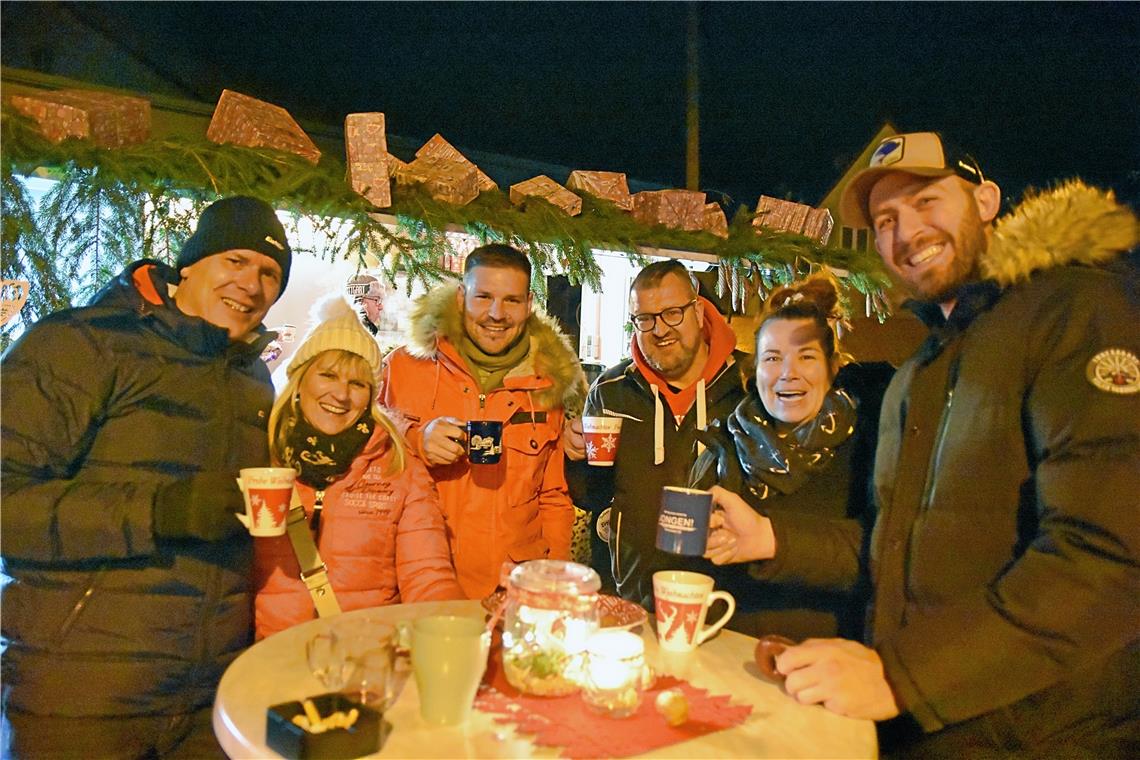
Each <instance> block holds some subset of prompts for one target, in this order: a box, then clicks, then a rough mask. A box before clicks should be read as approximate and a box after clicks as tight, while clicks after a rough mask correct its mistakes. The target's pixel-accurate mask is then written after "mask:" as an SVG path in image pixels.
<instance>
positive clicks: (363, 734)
mask: <svg viewBox="0 0 1140 760" xmlns="http://www.w3.org/2000/svg"><path fill="white" fill-rule="evenodd" d="M309 699H310V700H311V701H312V703H313V706H315V707H316V708H317V712H319V713H320V714H321V717H322V718H327V717H329V716H330V715H332V714H333V713H335V712H338V711H339V712H342V713H344V714H346V715H347V714H348V712H349V711H350V710H354V709H355V710H356V711H357V712H358V715H357V718H356V722H355V723H353V724H352V726H350V727H349V728H330V729H327V730H326V731H324V732H322V733H312V732H310V731H307V730H305V729H304V728H301V727H300V726H298V725H297V724H295V723H294V722H293V717H294V716H296V715H305V714H306V713H305V707H304V705H303V704H302V703H301V702H284V703H282V704H279V705H273V707H270V708H269V717H268V719H267V722H266V726H265V743H266V744H268V745H269V746H270V747H271V748H272V749H273V750H274V751H275V752H278V753H280V754H281V755H283V756H284V757H289V758H296V759H297V760H309V759H310V758H329V760H345V759H346V758H352V757H361V756H362V755H370V754H372V753H373V752H378V751H379V750H380V745H381V744H382V743H383V739H384V734H385V733H386V732H385V730H384V728H385V727H384V720H383V716H382V715H381V714H380V713H379V712H377V711H376V710H374V709H372V708H371V707H366V706H365V705H362V704H360V703H359V702H354V701H353V700H351V699H349V698H348V697H347V696H345V695H344V694H321V695H320V696H316V697H310V698H309Z"/></svg>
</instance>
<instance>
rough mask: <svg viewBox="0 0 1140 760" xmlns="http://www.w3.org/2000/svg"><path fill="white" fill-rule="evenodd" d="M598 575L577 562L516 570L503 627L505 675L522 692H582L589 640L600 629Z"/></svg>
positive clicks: (536, 562)
mask: <svg viewBox="0 0 1140 760" xmlns="http://www.w3.org/2000/svg"><path fill="white" fill-rule="evenodd" d="M600 587H601V579H600V578H599V577H598V574H597V573H596V572H594V571H593V570H591V569H590V568H588V567H586V566H585V565H579V564H577V563H575V562H563V561H561V560H546V559H539V560H531V561H530V562H524V563H523V564H521V565H519V566H518V567H516V568H515V569H514V570H512V571H511V575H510V582H509V584H508V588H507V607H506V612H505V614H504V623H503V673H504V674H505V675H506V677H507V681H509V682H510V684H511V685H512V686H514V687H515V688H516V689H518V690H519V691H521V692H524V693H527V694H538V695H543V696H560V695H564V694H572V693H573V692H575V691H578V689H580V688H581V684H582V679H583V673H582V671H583V668H584V662H585V651H586V642H587V641H588V640H589V638H590V636H592V635H593V634H594V633H595V632H597V630H598V607H597V604H598V589H599V588H600Z"/></svg>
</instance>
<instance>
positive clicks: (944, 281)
mask: <svg viewBox="0 0 1140 760" xmlns="http://www.w3.org/2000/svg"><path fill="white" fill-rule="evenodd" d="M952 242H953V244H954V260H953V261H952V262H951V263H950V267H949V269H948V270H947V271H946V273H945V275H944V276H943V277H940V278H938V279H937V280H935V281H934V282H930V283H919V284H917V285H915V286H914V288H913V291H914V295H915V296H916V297H917V298H919V299H921V300H923V301H931V302H933V303H947V302H949V301H953V300H955V299H956V298H957V297H958V291H959V290H960V289H961V288H962V286H963V285H968V284H969V283H971V282H976V281H977V280H978V278H979V277H980V274H981V273H980V271H979V262H980V261H981V257H982V254H983V253H985V250H986V247H987V246H988V245H989V241H988V240H987V239H986V232H985V226H984V225H983V224H982V218H981V216H980V215H979V214H978V207H977V205H975V204H974V203H968V204H966V209H965V213H964V214H963V216H962V221H961V222H960V223H959V224H958V229H957V231H956V233H955V235H954V237H953V241H952Z"/></svg>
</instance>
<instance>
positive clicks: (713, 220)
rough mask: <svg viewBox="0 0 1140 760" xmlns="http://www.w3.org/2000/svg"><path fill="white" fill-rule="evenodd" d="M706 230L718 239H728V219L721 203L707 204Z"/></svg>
mask: <svg viewBox="0 0 1140 760" xmlns="http://www.w3.org/2000/svg"><path fill="white" fill-rule="evenodd" d="M703 226H704V230H705V232H711V233H712V234H714V235H716V236H717V237H722V238H726V237H728V217H726V216H725V215H724V209H722V208H721V207H720V204H719V203H706V204H705V215H704V225H703Z"/></svg>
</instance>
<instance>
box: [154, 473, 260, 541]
mask: <svg viewBox="0 0 1140 760" xmlns="http://www.w3.org/2000/svg"><path fill="white" fill-rule="evenodd" d="M244 511H245V502H244V500H243V499H242V495H241V491H239V490H238V486H237V482H236V481H235V480H234V476H233V475H231V474H229V473H225V472H200V473H198V474H197V475H192V476H190V477H188V478H183V479H182V480H176V481H175V482H173V483H170V484H168V485H165V486H162V487H161V488H159V489H158V492H157V493H156V494H155V497H154V534H155V535H156V536H159V537H162V538H196V539H199V540H201V541H220V540H222V539H224V538H229V537H230V536H233V535H235V534H238V533H242V532H244V531H245V530H246V529H245V527H244V526H242V524H241V523H240V522H238V520H237V518H236V517H235V516H234V515H236V514H237V513H238V512H244Z"/></svg>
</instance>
